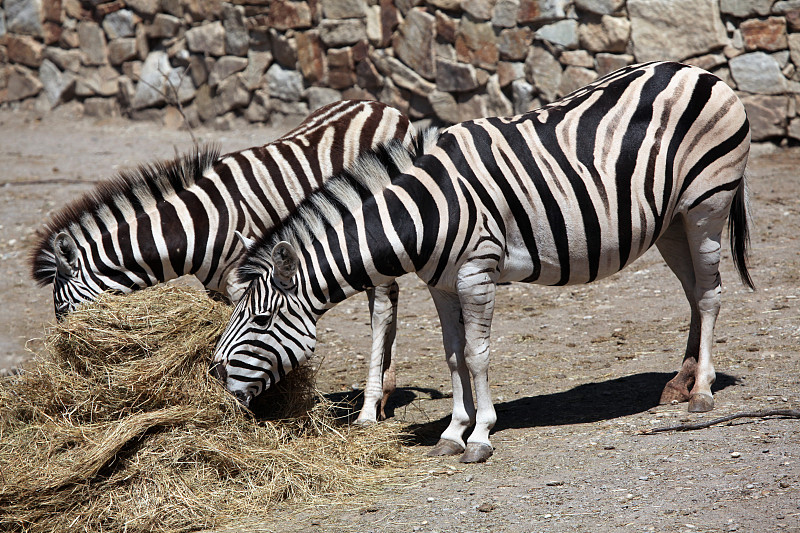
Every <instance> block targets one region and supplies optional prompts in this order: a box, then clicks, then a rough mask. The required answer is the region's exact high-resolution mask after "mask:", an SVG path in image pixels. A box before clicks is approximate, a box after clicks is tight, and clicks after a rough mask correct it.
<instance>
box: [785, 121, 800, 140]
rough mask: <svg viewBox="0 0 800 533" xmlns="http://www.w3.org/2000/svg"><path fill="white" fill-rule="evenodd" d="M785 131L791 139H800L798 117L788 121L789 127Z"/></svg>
mask: <svg viewBox="0 0 800 533" xmlns="http://www.w3.org/2000/svg"><path fill="white" fill-rule="evenodd" d="M786 133H787V134H788V135H789V137H791V138H792V139H796V140H800V118H793V119H792V120H791V121H789V127H788V129H787V132H786Z"/></svg>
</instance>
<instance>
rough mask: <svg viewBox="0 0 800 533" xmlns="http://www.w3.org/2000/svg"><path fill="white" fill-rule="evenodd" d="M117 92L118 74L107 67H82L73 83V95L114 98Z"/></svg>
mask: <svg viewBox="0 0 800 533" xmlns="http://www.w3.org/2000/svg"><path fill="white" fill-rule="evenodd" d="M117 92H119V73H117V71H116V69H114V68H113V67H110V66H108V65H103V66H101V67H99V68H94V67H83V68H81V70H80V72H79V73H78V77H77V80H76V83H75V94H76V95H77V96H80V97H86V96H114V95H116V94H117Z"/></svg>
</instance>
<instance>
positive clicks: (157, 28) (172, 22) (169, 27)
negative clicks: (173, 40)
mask: <svg viewBox="0 0 800 533" xmlns="http://www.w3.org/2000/svg"><path fill="white" fill-rule="evenodd" d="M181 24H182V22H181V19H179V18H178V17H176V16H173V15H168V14H167V13H158V14H156V16H155V17H154V18H153V23H152V24H151V25H150V27H149V28H148V30H147V33H148V35H150V37H156V38H165V37H166V38H169V37H174V36H175V35H177V34H178V29H179V28H180V27H181Z"/></svg>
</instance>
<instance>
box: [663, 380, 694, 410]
mask: <svg viewBox="0 0 800 533" xmlns="http://www.w3.org/2000/svg"><path fill="white" fill-rule="evenodd" d="M688 401H689V391H688V390H686V389H684V388H681V387H680V386H678V385H674V384H672V383H667V385H666V386H665V387H664V390H663V391H662V392H661V399H660V400H659V401H658V403H659V404H660V405H669V404H671V403H673V402H677V403H683V402H688Z"/></svg>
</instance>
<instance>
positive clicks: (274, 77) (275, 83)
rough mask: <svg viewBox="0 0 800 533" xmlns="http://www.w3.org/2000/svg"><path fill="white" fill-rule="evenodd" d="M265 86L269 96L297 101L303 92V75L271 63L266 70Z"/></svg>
mask: <svg viewBox="0 0 800 533" xmlns="http://www.w3.org/2000/svg"><path fill="white" fill-rule="evenodd" d="M267 88H268V89H269V94H270V96H273V97H276V98H280V99H281V100H285V101H287V102H297V101H299V100H300V97H301V95H302V93H303V76H302V74H300V73H299V72H297V71H295V70H288V69H284V68H282V67H281V66H280V65H277V64H273V65H272V66H271V67H269V69H268V70H267Z"/></svg>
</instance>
